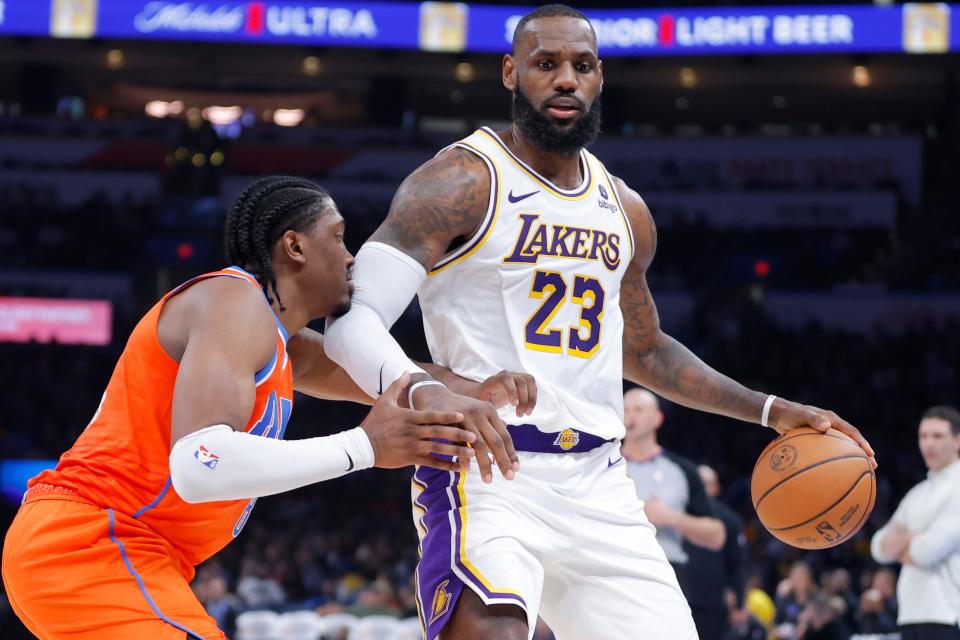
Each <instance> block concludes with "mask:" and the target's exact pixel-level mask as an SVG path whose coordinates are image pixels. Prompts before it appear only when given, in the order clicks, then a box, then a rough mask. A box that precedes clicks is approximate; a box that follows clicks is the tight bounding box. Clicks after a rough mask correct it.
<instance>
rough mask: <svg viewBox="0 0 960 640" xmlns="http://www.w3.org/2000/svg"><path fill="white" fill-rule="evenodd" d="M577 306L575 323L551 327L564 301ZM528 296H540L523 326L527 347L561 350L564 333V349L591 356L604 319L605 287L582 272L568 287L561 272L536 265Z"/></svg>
mask: <svg viewBox="0 0 960 640" xmlns="http://www.w3.org/2000/svg"><path fill="white" fill-rule="evenodd" d="M568 288H569V289H570V304H575V305H578V306H579V307H580V322H579V324H578V325H576V326H570V327H561V328H553V327H551V321H552V320H553V317H554V316H555V315H556V314H557V312H558V311H560V307H561V306H562V305H563V304H566V303H567V289H568ZM530 297H531V298H534V299H537V300H542V301H543V302H541V303H540V306H539V307H537V309H536V311H534V312H533V315H531V316H530V318H529V319H528V320H527V323H526V325H525V326H524V341H525V342H526V346H527V348H528V349H532V350H534V351H544V352H546V353H563V345H564V337H565V336H566V337H567V340H566V343H567V353H568V354H570V355H572V356H577V357H578V358H590V357H592V356H593V354H594V353H596V352H597V349H598V348H599V347H600V329H601V327H600V324H601V321H602V320H603V300H604V291H603V287H602V286H601V285H600V281H599V280H597V279H596V278H592V277H590V276H583V275H579V274H578V275H574V277H573V283H572V286H570V287H568V285H567V281H566V280H565V279H564V277H563V275H562V274H561V273H559V272H556V271H544V270H540V269H538V270H537V271H535V272H534V276H533V286H532V287H531V289H530Z"/></svg>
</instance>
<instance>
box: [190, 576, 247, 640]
mask: <svg viewBox="0 0 960 640" xmlns="http://www.w3.org/2000/svg"><path fill="white" fill-rule="evenodd" d="M197 596H198V597H199V599H200V602H202V603H203V607H204V609H206V610H207V613H209V614H210V615H211V616H212V617H213V619H214V620H216V621H217V626H218V627H220V629H222V630H223V632H224V633H225V634H227V637H228V638H229V637H231V636H232V635H233V631H234V628H233V627H234V618H235V616H236V615H237V613H238V610H239V609H240V603H239V601H238V599H237V598H236V596H233V595H231V594H230V593H229V592H228V590H227V581H226V580H225V579H224V578H223V577H222V576H212V577H211V578H209V579H208V580H206V582H205V584H204V589H203V590H202V592H200V593H198V594H197Z"/></svg>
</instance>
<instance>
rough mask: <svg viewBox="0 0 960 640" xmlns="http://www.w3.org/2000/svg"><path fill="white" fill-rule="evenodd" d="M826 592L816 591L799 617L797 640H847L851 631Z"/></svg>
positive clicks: (795, 636)
mask: <svg viewBox="0 0 960 640" xmlns="http://www.w3.org/2000/svg"><path fill="white" fill-rule="evenodd" d="M830 600H831V599H830V596H828V595H826V594H825V593H815V594H814V595H813V596H812V597H811V598H810V600H809V601H808V602H807V605H806V606H805V607H804V608H803V611H802V612H801V613H800V616H799V617H798V619H797V628H796V632H795V635H794V636H793V637H794V638H796V640H847V638H848V637H849V633H848V632H847V631H846V630H845V629H844V627H843V624H842V623H841V622H840V619H839V617H840V616H839V613H838V612H837V610H836V608H835V607H834V606H833V604H832V603H831V601H830Z"/></svg>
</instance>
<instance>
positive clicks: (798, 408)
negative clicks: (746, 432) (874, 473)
mask: <svg viewBox="0 0 960 640" xmlns="http://www.w3.org/2000/svg"><path fill="white" fill-rule="evenodd" d="M769 422H770V426H771V427H772V428H773V429H774V430H775V431H776V432H777V433H779V434H781V435H782V434H784V433H786V432H787V431H790V430H791V429H796V428H797V427H812V428H814V429H816V430H817V431H820V432H823V433H826V431H827V430H828V429H831V428H833V429H836V430H837V431H839V432H840V433H842V434H844V435H846V436H849V437H850V438H851V439H853V441H854V442H856V443H857V444H858V445H860V448H861V449H863V451H864V453H866V454H867V458H868V459H869V460H870V465H871V466H872V467H873V468H874V469H876V468H877V460H876V454H875V453H874V452H873V447H871V446H870V443H869V442H867V439H866V438H864V437H863V435H862V434H861V433H860V430H859V429H857V428H856V427H855V426H853V425H852V424H850V423H849V422H847V421H846V420H844V419H843V418H841V417H840V416H838V415H837V414H836V413H834V412H833V411H827V410H825V409H820V408H819V407H814V406H812V405H808V404H798V403H796V402H790V401H789V400H784V399H783V398H777V399H776V401H774V403H773V407H771V411H770V421H769Z"/></svg>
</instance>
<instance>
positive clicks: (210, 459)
mask: <svg viewBox="0 0 960 640" xmlns="http://www.w3.org/2000/svg"><path fill="white" fill-rule="evenodd" d="M193 457H194V458H196V459H197V460H199V461H200V464H202V465H203V466H205V467H206V468H208V469H213V468H214V467H216V466H217V463H218V462H220V456H218V455H217V454H215V453H213V452H212V451H210V449H207V448H206V447H205V446H203V445H200V446H199V447H198V448H197V450H196V451H194V452H193Z"/></svg>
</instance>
